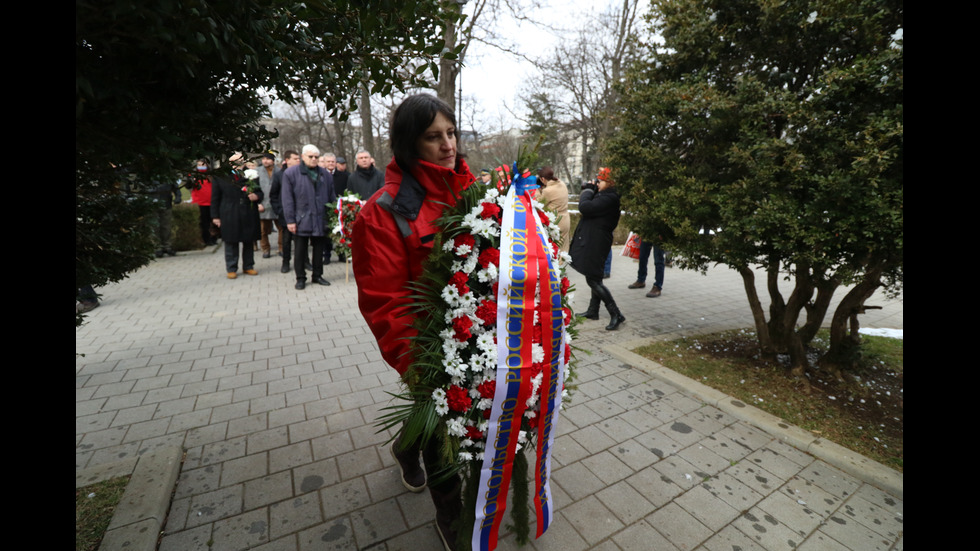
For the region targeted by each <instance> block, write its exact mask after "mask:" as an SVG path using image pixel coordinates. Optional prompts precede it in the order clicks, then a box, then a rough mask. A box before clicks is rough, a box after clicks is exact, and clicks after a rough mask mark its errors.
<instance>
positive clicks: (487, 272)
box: [476, 264, 499, 283]
mask: <svg viewBox="0 0 980 551" xmlns="http://www.w3.org/2000/svg"><path fill="white" fill-rule="evenodd" d="M498 275H499V274H498V273H497V266H495V265H493V264H489V265H487V267H486V268H482V269H480V271H478V272H476V279H477V280H479V281H480V283H493V282H494V281H496V280H497V276H498Z"/></svg>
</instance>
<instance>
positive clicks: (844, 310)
mask: <svg viewBox="0 0 980 551" xmlns="http://www.w3.org/2000/svg"><path fill="white" fill-rule="evenodd" d="M881 274H882V265H881V264H878V265H876V266H875V267H874V268H872V269H869V270H868V271H867V272H865V274H864V277H863V278H861V281H859V282H858V284H857V285H855V286H854V287H853V288H852V289H851V290H850V291H848V292H847V294H846V295H844V298H843V299H841V301H840V304H838V305H837V309H836V310H834V317H833V319H832V320H831V322H830V348H829V349H828V350H827V352H826V353H825V354H824V355H823V356H821V357H820V367H823V368H825V369H828V370H830V371H831V372H832V373H834V374H835V375H836V376H837V377H838V378H841V375H842V372H843V371H846V370H848V369H853V368H854V367H855V366H856V364H857V351H858V347H860V345H861V336H860V335H859V334H858V329H859V328H860V324H859V323H858V322H857V315H858V314H860V313H862V311H863V309H864V301H866V300H868V298H870V297H871V295H873V294H874V292H875V290H876V289H877V288H878V287H879V286H881ZM849 322H850V329H851V331H850V332H849V331H848V325H849Z"/></svg>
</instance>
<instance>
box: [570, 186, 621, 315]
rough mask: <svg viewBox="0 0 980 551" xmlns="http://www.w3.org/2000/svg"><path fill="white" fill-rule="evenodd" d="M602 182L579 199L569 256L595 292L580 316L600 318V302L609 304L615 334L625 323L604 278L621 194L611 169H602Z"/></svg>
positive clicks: (617, 220) (616, 222) (607, 307)
mask: <svg viewBox="0 0 980 551" xmlns="http://www.w3.org/2000/svg"><path fill="white" fill-rule="evenodd" d="M598 179H599V183H598V186H596V188H595V189H593V188H592V187H585V186H583V187H584V188H585V189H583V190H582V194H581V195H580V196H579V202H578V210H579V212H580V213H581V215H582V218H581V220H580V221H579V223H578V227H577V228H575V236H574V237H572V246H571V248H570V250H569V254H571V256H572V267H573V268H575V270H577V271H578V272H579V273H581V274H582V275H584V276H585V282H586V283H587V284H588V285H589V288H590V289H591V290H592V299H591V300H590V301H589V309H588V310H586V311H585V312H584V313H582V314H579V316H580V317H583V318H586V319H592V320H597V319H599V303H600V302H601V303H603V304H605V305H606V310H608V311H609V315H610V316H611V317H612V320H611V321H610V322H609V325H607V326H606V330H608V331H612V330H614V329H618V328H619V326H620V325H621V324H622V323H623V322H624V321H626V318H625V317H624V316H623V314H622V312H620V311H619V307H618V306H616V301H615V300H613V297H612V293H610V292H609V289H608V288H607V287H606V286H605V285H603V283H602V276H603V270H604V265H605V261H606V256H608V255H609V251H610V249H611V247H612V242H613V230H615V229H616V226H617V225H619V214H620V213H619V192H618V191H617V190H616V186H615V183H614V182H613V180H612V177H611V171H610V169H609V168H605V167H603V168H600V169H599V177H598Z"/></svg>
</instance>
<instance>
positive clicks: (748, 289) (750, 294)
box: [735, 266, 776, 360]
mask: <svg viewBox="0 0 980 551" xmlns="http://www.w3.org/2000/svg"><path fill="white" fill-rule="evenodd" d="M735 269H736V270H738V273H739V274H740V275H741V276H742V284H743V285H744V286H745V296H746V297H747V298H748V299H749V307H750V308H751V309H752V319H753V320H755V332H756V334H757V335H758V339H759V350H760V351H761V353H762V355H763V357H766V358H769V359H770V360H775V359H776V349H775V348H774V347H773V345H772V338H771V337H770V336H769V326H768V325H767V324H766V314H765V311H763V309H762V302H760V301H759V293H758V291H756V289H755V272H753V271H752V268H749V267H748V266H737V267H736V268H735Z"/></svg>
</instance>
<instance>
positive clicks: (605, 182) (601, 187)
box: [597, 180, 612, 191]
mask: <svg viewBox="0 0 980 551" xmlns="http://www.w3.org/2000/svg"><path fill="white" fill-rule="evenodd" d="M597 187H598V188H599V191H605V190H607V189H609V188H611V187H612V184H611V183H610V182H609V180H599V183H598V184H597Z"/></svg>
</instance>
